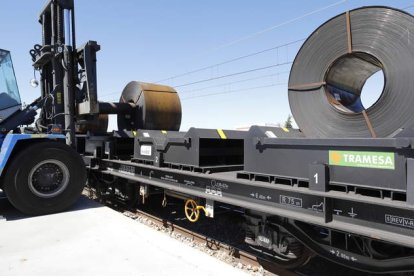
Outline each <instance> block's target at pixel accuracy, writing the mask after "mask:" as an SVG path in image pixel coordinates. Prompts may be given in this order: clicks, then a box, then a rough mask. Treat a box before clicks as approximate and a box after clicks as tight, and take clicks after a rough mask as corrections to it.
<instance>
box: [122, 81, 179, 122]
mask: <svg viewBox="0 0 414 276" xmlns="http://www.w3.org/2000/svg"><path fill="white" fill-rule="evenodd" d="M119 102H120V103H131V104H133V105H135V106H136V108H134V109H133V111H132V113H121V114H118V129H119V130H136V129H153V130H179V129H180V125H181V102H180V98H179V96H178V94H177V91H175V90H174V89H173V88H172V87H169V86H165V85H158V84H152V83H144V82H138V81H132V82H130V83H129V84H128V85H127V86H126V87H125V89H124V90H123V91H122V94H121V98H120V100H119Z"/></svg>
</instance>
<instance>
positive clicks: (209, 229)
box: [84, 188, 369, 276]
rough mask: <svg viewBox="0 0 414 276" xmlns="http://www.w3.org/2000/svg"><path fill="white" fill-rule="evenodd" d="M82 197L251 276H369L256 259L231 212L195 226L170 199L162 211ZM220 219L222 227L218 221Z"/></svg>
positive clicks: (152, 205)
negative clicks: (282, 265) (288, 267)
mask: <svg viewBox="0 0 414 276" xmlns="http://www.w3.org/2000/svg"><path fill="white" fill-rule="evenodd" d="M84 195H85V196H87V197H89V198H90V199H93V200H95V201H98V202H100V203H102V204H105V205H106V206H108V207H110V208H112V209H114V210H116V211H118V212H120V213H122V214H123V215H125V216H127V217H129V218H131V219H134V220H136V221H138V222H140V223H143V224H146V225H148V226H149V227H152V228H154V229H155V230H157V231H163V232H165V233H166V234H168V235H170V236H171V237H173V238H175V239H177V240H180V241H182V242H183V243H186V244H187V245H189V246H192V247H196V248H198V249H199V250H201V251H203V252H205V253H206V254H209V255H211V256H214V257H216V258H217V259H220V260H222V261H225V262H227V263H229V264H231V265H233V266H235V267H238V268H240V269H243V270H245V271H246V272H248V273H250V274H252V275H287V276H293V275H318V276H319V275H332V272H333V271H335V274H336V276H342V275H350V273H351V274H352V275H357V276H358V275H369V274H367V273H362V272H359V271H355V270H351V269H348V268H346V267H342V266H340V265H337V264H334V263H332V262H329V261H327V260H325V259H322V258H319V257H315V258H313V259H312V260H311V261H310V262H309V263H308V265H306V266H304V267H302V268H299V269H294V270H290V269H286V268H283V267H281V266H279V265H278V264H276V263H273V262H271V261H269V260H267V259H266V258H262V257H260V256H257V255H255V254H254V251H253V250H251V249H250V248H249V247H248V246H247V245H246V244H245V243H244V242H243V238H242V237H240V233H237V229H239V228H238V226H237V219H238V218H237V215H235V213H234V212H233V211H232V212H230V211H227V212H226V210H224V211H221V212H220V211H219V212H216V216H217V217H216V218H215V219H214V220H211V219H208V218H201V219H200V220H199V222H197V223H190V222H189V221H187V219H186V218H185V215H184V212H183V211H182V209H183V202H182V201H180V200H178V199H169V200H168V204H167V206H165V207H164V208H161V201H162V197H160V198H158V199H157V198H154V199H152V200H151V201H150V202H147V203H146V204H145V205H141V204H139V205H135V206H134V207H129V206H127V205H125V204H123V203H120V202H119V201H116V200H111V199H105V200H103V199H102V198H98V197H97V196H96V193H95V191H94V190H93V189H90V188H86V189H85V191H84ZM220 217H221V218H222V221H221V223H222V225H220V224H221V223H220V219H218V218H220ZM224 225H225V227H224ZM231 226H234V227H231ZM224 228H225V230H224ZM243 237H244V236H243Z"/></svg>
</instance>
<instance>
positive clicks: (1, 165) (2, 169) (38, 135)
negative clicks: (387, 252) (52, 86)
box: [0, 49, 86, 215]
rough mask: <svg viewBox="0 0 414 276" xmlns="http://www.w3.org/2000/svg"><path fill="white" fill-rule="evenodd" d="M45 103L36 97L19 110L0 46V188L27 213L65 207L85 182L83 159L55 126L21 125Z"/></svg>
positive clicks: (10, 70)
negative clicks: (35, 126)
mask: <svg viewBox="0 0 414 276" xmlns="http://www.w3.org/2000/svg"><path fill="white" fill-rule="evenodd" d="M46 103H47V100H46V99H45V98H38V99H36V100H35V101H34V102H33V103H32V104H30V105H28V106H26V107H24V108H22V103H21V101H20V95H19V90H18V86H17V82H16V78H15V74H14V70H13V64H12V60H11V55H10V52H8V51H5V50H1V49H0V145H1V150H0V177H1V178H0V179H1V182H0V189H2V190H3V191H4V192H5V194H6V196H7V198H8V199H9V201H10V202H11V203H12V204H13V205H14V206H15V207H16V208H17V209H19V210H20V211H22V212H23V213H26V214H30V215H41V214H47V213H54V212H59V211H62V210H64V209H66V208H68V207H69V206H70V205H71V204H72V203H74V201H75V200H76V199H77V198H78V197H79V194H80V193H81V191H82V189H83V186H84V184H85V180H86V172H85V166H84V165H83V161H82V158H81V157H80V156H79V154H78V153H77V152H76V151H75V150H74V149H73V148H72V147H70V146H69V145H66V143H65V135H64V134H63V132H62V130H61V127H60V126H59V125H53V124H52V125H49V127H48V128H45V129H43V131H39V130H38V129H35V128H34V127H21V126H24V125H31V124H32V123H34V122H35V118H36V115H37V111H38V110H39V109H42V107H43V106H44V105H45V104H46Z"/></svg>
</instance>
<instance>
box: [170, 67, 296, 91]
mask: <svg viewBox="0 0 414 276" xmlns="http://www.w3.org/2000/svg"><path fill="white" fill-rule="evenodd" d="M289 64H292V61H288V62H283V63H277V64H273V65H269V66H265V67H259V68H255V69H250V70H246V71H242V72H236V73H231V74H227V75H222V76H218V77H214V78H208V79H203V80H198V81H194V82H189V83H184V84H180V85H176V86H174V87H175V88H179V87H185V86H190V85H194V84H199V83H204V82H209V81H213V80H219V79H224V78H229V77H233V76H237V75H242V74H248V73H252V72H256V71H261V70H266V69H270V68H274V67H280V66H283V65H289Z"/></svg>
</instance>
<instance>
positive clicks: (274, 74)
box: [180, 71, 290, 94]
mask: <svg viewBox="0 0 414 276" xmlns="http://www.w3.org/2000/svg"><path fill="white" fill-rule="evenodd" d="M289 72H290V71H282V72H278V73H273V74H267V75H262V76H258V77H255V78H248V79H242V80H238V81H232V82H227V83H221V84H218V85H211V86H207V87H203V88H200V89H193V90H187V91H180V94H182V93H189V94H192V93H194V92H198V91H203V90H208V89H211V88H218V87H223V86H228V85H233V84H237V83H242V82H249V81H253V80H260V79H264V78H270V77H277V76H280V75H284V74H288V73H289Z"/></svg>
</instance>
